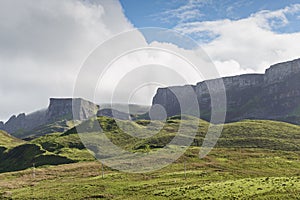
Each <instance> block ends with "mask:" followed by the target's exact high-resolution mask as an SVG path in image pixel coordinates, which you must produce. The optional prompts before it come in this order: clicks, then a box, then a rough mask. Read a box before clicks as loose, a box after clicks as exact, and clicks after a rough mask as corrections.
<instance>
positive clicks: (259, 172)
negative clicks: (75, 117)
mask: <svg viewBox="0 0 300 200" xmlns="http://www.w3.org/2000/svg"><path fill="white" fill-rule="evenodd" d="M99 123H100V125H101V127H102V129H103V130H104V133H105V136H106V137H108V138H109V139H110V140H111V141H112V142H113V143H114V144H116V145H118V146H119V147H122V148H123V149H126V150H127V151H131V152H145V153H147V154H150V155H151V154H154V153H155V152H156V151H158V150H159V149H160V148H161V147H163V146H165V145H166V144H167V143H169V141H171V140H172V139H173V138H174V137H175V135H176V134H177V132H178V128H179V125H180V124H181V123H182V124H184V126H183V133H182V134H179V136H180V137H190V136H189V135H188V134H189V133H191V132H192V130H193V128H196V130H197V134H196V137H195V139H192V142H193V143H192V146H191V147H189V148H188V150H187V151H186V152H185V154H184V155H182V156H181V157H180V158H179V159H177V160H176V161H175V162H174V163H172V164H171V165H169V166H167V167H165V168H163V169H160V170H158V171H155V172H151V173H139V174H127V173H122V172H118V171H115V170H113V169H110V168H108V167H105V175H104V178H102V176H101V164H100V163H98V162H95V159H94V157H93V156H92V154H90V152H89V151H88V150H87V149H85V147H84V145H83V144H82V143H81V140H80V137H79V135H78V134H77V131H76V129H75V128H71V129H69V130H68V131H66V132H64V133H59V132H54V133H52V134H47V135H45V136H41V137H39V138H36V139H34V140H31V141H29V142H26V143H25V142H24V141H21V140H18V139H16V138H12V137H11V136H9V135H7V134H5V133H3V134H2V135H0V146H1V144H2V145H3V146H5V149H4V151H3V152H2V153H1V149H0V155H1V156H0V158H1V163H0V171H1V170H2V172H5V173H0V199H3V198H6V199H66V197H67V198H68V199H143V198H144V199H297V198H299V196H300V189H299V188H300V187H299V186H300V162H299V158H300V126H298V125H292V124H288V123H284V122H276V121H267V120H244V121H240V122H235V123H229V124H225V125H224V129H223V132H222V135H221V138H220V139H219V140H218V143H217V145H216V148H214V149H213V151H211V152H210V153H209V154H208V155H207V156H206V157H205V158H203V159H199V150H200V148H199V147H198V146H199V145H201V144H202V142H203V138H204V137H205V134H206V131H207V128H208V126H209V123H208V122H206V121H203V120H200V121H199V120H198V119H195V118H190V117H181V118H180V117H179V116H176V117H172V118H169V119H168V121H167V123H165V124H163V123H162V122H158V121H157V122H155V123H154V124H152V129H151V130H147V126H148V125H149V121H147V120H140V121H137V122H136V123H134V122H130V121H122V120H118V121H115V120H113V119H110V118H107V117H99V118H97V119H91V120H88V121H85V122H83V123H82V124H80V125H79V126H77V128H79V129H82V130H85V133H84V135H91V136H93V137H99V132H97V131H98V125H99ZM121 128H123V129H126V130H127V131H124V130H122V129H121ZM158 128H161V130H160V131H157V129H158ZM0 133H1V132H0ZM128 133H133V135H130V134H128ZM153 133H156V134H154V135H152V136H151V137H146V136H147V135H151V134H153ZM97 134H98V135H97ZM102 136H104V134H102ZM102 136H101V137H102ZM3 148H4V147H3ZM94 153H95V152H94ZM32 163H36V166H37V168H36V169H35V177H33V169H32V168H31V167H32ZM67 163H68V164H67ZM184 163H186V168H187V170H186V175H185V173H184ZM59 164H60V165H59ZM55 165H59V166H55ZM14 170H21V171H17V172H7V171H14ZM185 176H186V178H185Z"/></svg>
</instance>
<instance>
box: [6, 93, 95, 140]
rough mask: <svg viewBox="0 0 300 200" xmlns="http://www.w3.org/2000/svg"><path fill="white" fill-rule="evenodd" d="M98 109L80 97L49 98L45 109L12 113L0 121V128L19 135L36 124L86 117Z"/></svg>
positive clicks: (92, 114) (83, 118)
mask: <svg viewBox="0 0 300 200" xmlns="http://www.w3.org/2000/svg"><path fill="white" fill-rule="evenodd" d="M72 106H73V110H72ZM98 109H99V107H98V106H97V105H95V104H94V103H92V102H89V101H86V100H83V99H80V98H76V99H72V98H67V99H55V98H51V99H50V104H49V106H48V108H47V109H43V110H40V111H37V112H34V113H31V114H28V115H26V114H25V113H22V114H19V115H18V116H15V115H13V116H12V117H11V118H10V119H9V120H8V121H7V122H6V123H5V124H4V123H0V129H2V130H5V131H7V132H8V133H10V134H12V135H14V136H19V135H21V133H23V132H28V131H31V130H33V129H34V128H36V127H38V126H41V125H44V124H50V123H53V122H55V121H59V120H73V119H74V120H85V119H88V118H90V117H92V116H95V115H96V113H97V111H98ZM73 114H74V116H73Z"/></svg>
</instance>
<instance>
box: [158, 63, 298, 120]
mask: <svg viewBox="0 0 300 200" xmlns="http://www.w3.org/2000/svg"><path fill="white" fill-rule="evenodd" d="M222 80H223V82H224V86H225V90H226V96H227V116H226V122H231V121H238V120H241V119H273V120H282V121H287V122H292V123H298V124H299V123H300V87H299V86H300V59H297V60H293V61H289V62H284V63H279V64H276V65H272V66H271V67H270V68H269V69H267V70H266V72H265V74H245V75H239V76H232V77H225V78H222ZM219 82H220V79H214V80H206V81H203V82H200V83H198V84H196V85H191V87H192V88H193V89H194V92H195V94H196V95H197V98H198V102H199V107H200V112H201V116H199V117H201V118H203V119H205V120H210V116H211V108H210V106H211V99H210V94H209V92H208V87H207V85H208V84H209V85H210V86H211V88H213V91H211V92H216V93H217V92H218V91H219V90H220V88H218V87H217V85H218V83H219ZM214 85H216V87H213V86H214ZM186 87H187V86H178V87H171V88H159V89H158V90H157V93H156V95H155V96H154V98H153V101H152V102H153V105H154V104H160V105H162V106H163V107H164V108H165V109H166V112H167V114H168V116H172V115H178V114H180V105H179V103H178V101H177V98H176V97H175V95H174V94H173V93H172V91H171V90H173V91H174V90H176V91H177V92H178V91H180V92H181V93H182V95H184V93H185V88H186ZM186 98H189V96H188V95H187V97H186Z"/></svg>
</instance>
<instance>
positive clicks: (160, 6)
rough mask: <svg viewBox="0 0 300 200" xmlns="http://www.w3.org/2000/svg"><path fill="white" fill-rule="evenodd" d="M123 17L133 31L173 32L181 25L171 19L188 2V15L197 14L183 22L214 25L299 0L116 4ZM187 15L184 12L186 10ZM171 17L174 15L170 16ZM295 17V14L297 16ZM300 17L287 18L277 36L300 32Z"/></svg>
mask: <svg viewBox="0 0 300 200" xmlns="http://www.w3.org/2000/svg"><path fill="white" fill-rule="evenodd" d="M120 2H121V4H122V7H123V9H124V12H125V15H126V17H127V18H128V19H129V20H130V21H131V23H133V24H134V26H135V27H137V28H141V27H164V28H173V27H175V26H176V25H177V24H178V23H180V22H182V21H181V19H180V17H179V16H172V11H176V10H178V9H180V8H182V7H183V6H187V5H188V4H189V3H188V2H194V3H192V4H193V6H192V8H190V9H189V11H191V10H193V11H195V10H196V11H197V14H195V13H194V15H191V17H190V19H187V20H186V21H185V22H195V21H215V20H221V19H231V20H237V19H242V18H246V17H249V16H250V15H251V14H253V13H257V12H259V11H262V10H270V11H275V10H279V9H282V8H284V7H286V6H289V5H292V4H297V3H300V1H299V0H288V1H281V0H263V1H261V0H239V1H233V0H198V1H197V0H195V1H183V0H170V1H165V0H120ZM186 11H188V9H187V10H186ZM173 13H174V14H175V15H176V13H175V12H173ZM298 14H299V13H298ZM299 16H300V15H298V16H297V15H296V16H295V15H288V16H287V18H288V19H289V24H288V25H287V26H285V27H280V28H276V29H274V30H275V31H277V32H280V33H293V32H297V31H299V30H300V20H299Z"/></svg>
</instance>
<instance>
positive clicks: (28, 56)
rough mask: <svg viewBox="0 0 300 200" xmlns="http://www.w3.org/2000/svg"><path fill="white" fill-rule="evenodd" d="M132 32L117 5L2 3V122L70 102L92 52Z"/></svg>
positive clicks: (58, 0) (112, 0)
mask: <svg viewBox="0 0 300 200" xmlns="http://www.w3.org/2000/svg"><path fill="white" fill-rule="evenodd" d="M132 27H133V26H132V25H131V23H130V22H128V20H127V19H126V18H125V16H124V14H123V11H122V7H121V5H120V3H119V2H118V1H117V0H101V1H94V0H89V1H86V0H76V1H73V0H51V1H48V0H39V1H35V0H26V1H18V0H3V1H0V30H1V31H0V71H1V73H0V95H1V98H0V110H1V113H0V119H1V118H2V119H7V118H8V117H9V116H10V115H11V114H13V113H15V114H18V113H19V112H31V111H33V110H35V109H38V108H42V107H46V106H47V104H48V98H49V97H51V96H57V97H58V96H63V97H65V96H72V91H73V85H74V81H75V79H76V75H77V73H78V70H79V68H80V66H81V64H82V62H83V61H84V60H85V58H86V57H87V56H88V55H89V53H90V51H91V50H93V49H94V48H95V47H96V46H97V45H98V44H99V43H101V42H103V41H104V40H106V39H108V38H110V37H111V36H113V35H114V34H117V33H119V32H122V31H124V30H129V29H131V28H132Z"/></svg>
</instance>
